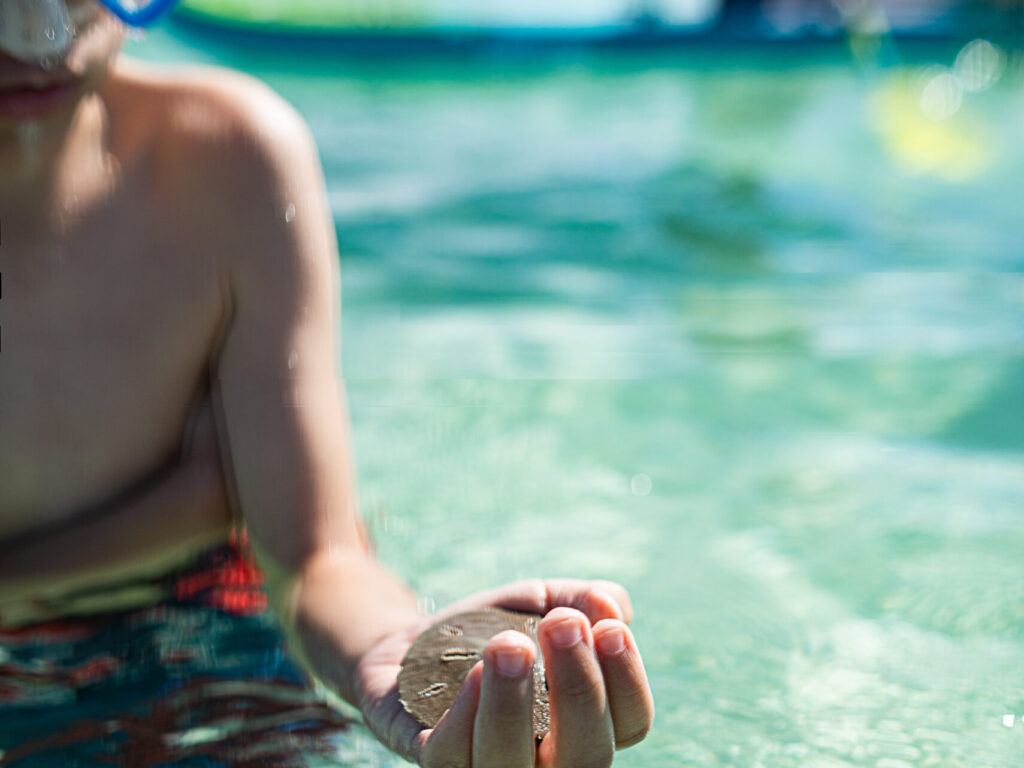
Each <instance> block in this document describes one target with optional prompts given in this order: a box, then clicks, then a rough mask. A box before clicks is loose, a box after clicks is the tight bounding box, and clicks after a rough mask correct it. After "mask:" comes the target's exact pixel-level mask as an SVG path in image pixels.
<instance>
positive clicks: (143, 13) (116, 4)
mask: <svg viewBox="0 0 1024 768" xmlns="http://www.w3.org/2000/svg"><path fill="white" fill-rule="evenodd" d="M177 1H178V0H100V2H101V3H103V5H104V6H106V9H107V10H108V11H110V12H111V13H112V14H114V15H115V16H117V18H119V19H120V20H121V21H123V22H124V23H125V24H127V25H128V26H130V27H148V26H149V25H150V24H152V23H153V22H154V21H156V20H157V19H158V18H160V17H161V16H162V15H163V14H164V13H166V12H167V10H168V9H169V8H170V7H171V6H172V5H174V4H175V3H176V2H177Z"/></svg>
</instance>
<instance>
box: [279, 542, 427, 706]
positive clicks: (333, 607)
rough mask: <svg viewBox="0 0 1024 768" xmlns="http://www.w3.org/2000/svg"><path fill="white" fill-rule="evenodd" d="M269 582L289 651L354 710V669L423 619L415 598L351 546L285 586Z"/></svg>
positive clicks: (355, 700) (312, 565) (382, 569)
mask: <svg viewBox="0 0 1024 768" xmlns="http://www.w3.org/2000/svg"><path fill="white" fill-rule="evenodd" d="M273 581H274V580H272V579H268V590H267V591H268V594H269V596H270V601H271V605H272V606H274V609H275V611H276V613H277V615H278V617H279V619H280V621H281V624H282V627H283V629H284V630H285V633H286V634H287V636H288V640H289V650H290V651H291V652H292V653H293V654H294V655H295V656H296V657H297V658H298V659H299V661H301V662H302V664H303V665H304V666H305V667H306V668H307V669H308V670H309V671H310V672H311V673H312V674H313V675H314V676H316V677H317V678H318V679H319V680H320V681H321V682H322V683H324V684H325V685H326V686H328V687H329V688H330V689H331V690H333V691H334V692H335V693H337V694H338V695H339V696H341V697H342V698H343V699H345V700H346V701H348V702H349V703H350V704H353V705H355V706H358V705H359V702H358V700H357V692H356V687H355V679H354V673H355V667H356V665H357V664H358V662H359V660H360V659H361V658H362V656H363V655H364V654H365V653H366V652H367V651H368V650H370V649H371V648H372V647H373V646H374V645H376V644H377V642H379V641H380V640H381V639H383V638H384V637H386V636H387V635H389V634H391V633H393V632H397V631H400V630H402V629H406V628H408V627H410V626H411V625H412V624H413V623H415V622H416V621H418V620H419V619H420V618H422V617H421V616H420V613H419V611H418V609H417V599H416V595H415V594H414V593H413V592H412V591H411V590H410V589H409V587H408V586H406V585H405V584H404V583H402V582H401V581H400V580H399V579H398V578H397V577H396V576H395V575H394V574H393V573H392V572H391V571H389V570H388V569H387V568H385V567H384V566H383V565H382V564H381V563H380V562H379V561H377V560H376V559H375V558H374V557H373V556H372V555H370V554H367V553H364V552H363V551H362V550H358V549H356V548H352V549H350V550H349V551H347V552H346V553H344V554H339V555H335V556H324V557H321V558H318V559H317V560H316V561H314V562H311V563H310V565H309V566H307V567H306V568H305V569H303V573H302V574H301V575H299V576H296V577H294V578H293V579H291V580H289V581H288V582H287V586H285V585H284V584H278V585H275V584H274V583H273Z"/></svg>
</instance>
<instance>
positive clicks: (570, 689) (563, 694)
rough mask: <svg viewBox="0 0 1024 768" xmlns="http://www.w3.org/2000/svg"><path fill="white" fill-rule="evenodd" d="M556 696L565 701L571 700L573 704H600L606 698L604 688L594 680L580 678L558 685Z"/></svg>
mask: <svg viewBox="0 0 1024 768" xmlns="http://www.w3.org/2000/svg"><path fill="white" fill-rule="evenodd" d="M555 696H556V697H558V698H561V699H562V700H563V701H564V702H571V703H572V705H573V706H583V705H589V704H598V703H599V702H601V699H603V698H604V689H603V688H601V687H599V686H598V685H596V684H595V683H594V681H592V680H587V679H583V678H578V679H575V680H567V681H566V682H564V683H563V684H562V685H560V686H558V692H557V693H556V694H555Z"/></svg>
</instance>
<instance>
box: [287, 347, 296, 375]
mask: <svg viewBox="0 0 1024 768" xmlns="http://www.w3.org/2000/svg"><path fill="white" fill-rule="evenodd" d="M298 364H299V353H298V352H297V351H296V350H292V353H291V354H290V355H288V370H289V371H294V370H295V366H297V365H298Z"/></svg>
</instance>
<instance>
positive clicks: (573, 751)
mask: <svg viewBox="0 0 1024 768" xmlns="http://www.w3.org/2000/svg"><path fill="white" fill-rule="evenodd" d="M488 606H497V607H500V608H507V609H510V610H518V611H526V612H531V613H537V614H541V615H544V617H545V618H544V619H543V620H542V621H541V622H540V627H539V630H538V635H539V638H540V642H541V646H542V651H543V655H544V662H545V666H546V672H547V679H548V686H549V691H548V695H549V697H550V701H551V731H550V733H548V735H547V736H545V737H544V739H543V740H542V741H541V742H540V743H539V744H537V743H536V742H535V740H534V738H533V732H532V719H531V713H532V708H533V694H532V690H531V685H532V672H531V671H530V670H531V667H532V663H533V661H534V659H535V654H536V649H534V647H533V644H532V643H531V642H530V640H529V639H528V638H527V637H526V636H525V635H520V634H518V633H516V632H503V633H501V634H500V635H497V636H496V637H494V638H492V640H491V641H490V643H488V645H487V648H486V649H485V651H484V661H483V662H481V663H479V664H477V666H476V667H475V668H474V669H473V670H472V671H471V672H470V673H469V676H468V677H467V678H466V681H465V683H464V684H463V685H462V688H461V689H460V691H459V694H458V696H457V698H456V700H455V703H454V704H453V705H452V707H451V709H450V710H449V711H448V712H447V713H446V714H445V716H444V717H443V718H442V719H441V721H440V722H439V723H438V724H437V727H436V728H433V729H427V728H424V727H423V726H422V725H420V724H419V723H418V722H416V720H415V719H413V717H412V716H411V715H409V714H408V713H407V712H406V711H405V710H404V709H403V707H402V704H401V702H400V701H399V699H398V682H397V681H398V672H399V670H400V668H401V664H402V659H403V658H404V656H405V653H406V651H407V650H408V649H409V646H410V645H411V644H412V642H413V641H414V640H415V639H416V637H417V636H418V635H419V633H420V632H422V631H423V630H425V629H426V628H427V627H429V626H431V625H432V624H434V623H435V622H437V621H438V620H440V619H441V618H443V617H444V616H448V615H452V614H455V613H460V612H462V611H468V610H475V609H479V608H484V607H488ZM631 618H632V608H631V606H630V602H629V596H628V595H627V594H626V591H625V590H624V589H623V588H622V587H620V586H619V585H617V584H613V583H611V582H585V581H574V580H568V579H556V580H548V581H539V580H534V581H525V582H519V583H516V584H511V585H509V586H507V587H502V588H499V589H497V590H493V591H490V592H484V593H481V594H478V595H474V596H473V597H470V598H468V599H466V600H463V601H461V602H459V603H457V604H455V605H453V606H450V607H449V608H447V609H445V610H444V611H442V612H441V613H439V614H437V615H434V616H430V617H428V618H426V619H424V620H423V621H422V622H420V623H418V624H416V625H415V626H413V627H410V628H409V629H408V630H406V631H403V632H399V633H396V634H395V635H392V636H390V637H388V638H385V639H384V640H383V641H382V642H380V643H379V644H378V645H377V646H376V647H374V648H373V649H372V650H371V651H370V652H369V653H367V654H366V655H365V656H364V657H363V659H362V660H361V661H360V663H359V666H358V668H357V671H356V679H357V686H358V691H359V704H360V708H361V709H362V711H363V714H364V716H365V718H366V721H367V724H368V725H369V727H370V728H371V730H373V731H374V733H375V734H376V735H377V736H378V738H380V739H381V740H382V741H383V742H384V743H385V744H386V745H388V746H389V747H390V748H391V749H393V750H395V751H396V752H398V753H399V754H401V755H403V756H404V757H406V758H407V759H410V760H413V761H414V762H416V763H419V764H420V765H422V766H424V768H534V766H540V767H542V768H580V766H586V767H587V768H597V767H598V766H608V765H611V763H612V757H613V755H614V752H615V750H616V749H622V748H624V747H628V746H631V745H633V744H636V743H637V742H639V741H641V740H642V739H643V738H644V736H645V735H646V734H647V732H648V730H650V727H651V723H652V721H653V718H654V700H653V697H652V695H651V690H650V686H649V685H648V682H647V676H646V674H645V673H644V668H643V662H642V661H641V659H640V653H639V651H638V650H637V646H636V642H635V641H634V640H633V637H632V635H631V633H630V632H629V629H627V627H626V624H627V623H628V622H629V621H630V619H631ZM620 638H621V641H620V640H619V639H620ZM504 656H509V657H512V658H513V659H515V658H519V659H522V660H524V661H526V662H528V663H526V664H523V666H522V672H521V673H520V674H518V675H516V674H513V675H511V676H509V675H507V674H502V672H501V670H500V661H499V659H500V658H502V657H504Z"/></svg>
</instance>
